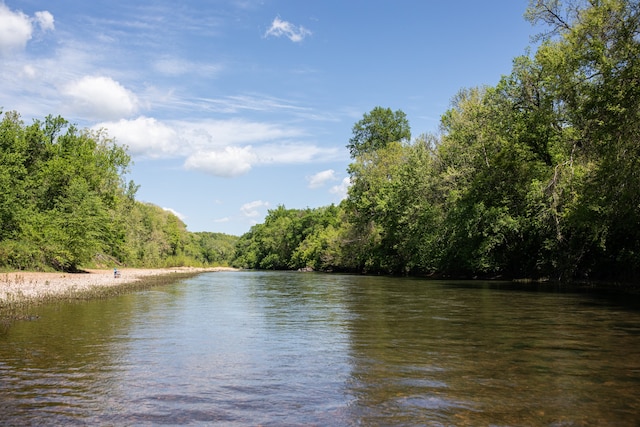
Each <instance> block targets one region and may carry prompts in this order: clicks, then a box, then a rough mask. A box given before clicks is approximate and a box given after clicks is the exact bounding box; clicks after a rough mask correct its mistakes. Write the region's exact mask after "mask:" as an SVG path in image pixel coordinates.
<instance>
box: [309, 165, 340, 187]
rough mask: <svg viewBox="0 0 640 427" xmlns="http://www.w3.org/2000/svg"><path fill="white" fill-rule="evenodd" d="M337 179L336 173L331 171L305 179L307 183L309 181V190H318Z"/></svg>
mask: <svg viewBox="0 0 640 427" xmlns="http://www.w3.org/2000/svg"><path fill="white" fill-rule="evenodd" d="M337 179H338V178H336V171H334V170H333V169H328V170H326V171H322V172H318V173H317V174H315V175H311V176H310V177H307V181H309V188H320V187H322V186H323V185H325V184H326V183H327V182H330V181H335V180H337Z"/></svg>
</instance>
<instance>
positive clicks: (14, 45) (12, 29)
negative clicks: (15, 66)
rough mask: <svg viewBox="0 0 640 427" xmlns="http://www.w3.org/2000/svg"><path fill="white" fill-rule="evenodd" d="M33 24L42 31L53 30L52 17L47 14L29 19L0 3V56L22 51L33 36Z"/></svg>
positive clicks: (44, 12)
mask: <svg viewBox="0 0 640 427" xmlns="http://www.w3.org/2000/svg"><path fill="white" fill-rule="evenodd" d="M34 22H36V23H37V24H38V26H39V27H40V29H41V30H42V31H47V30H53V29H54V24H53V15H51V13H49V12H46V11H42V12H36V13H35V18H30V17H29V16H27V15H25V14H24V13H22V12H20V11H12V10H11V9H9V7H7V5H5V4H4V3H0V54H6V53H11V52H14V51H16V50H22V49H24V48H25V47H26V46H27V42H28V41H29V40H31V37H32V36H33V23H34Z"/></svg>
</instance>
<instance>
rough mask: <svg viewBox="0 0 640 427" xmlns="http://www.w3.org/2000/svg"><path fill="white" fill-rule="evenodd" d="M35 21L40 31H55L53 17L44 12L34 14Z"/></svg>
mask: <svg viewBox="0 0 640 427" xmlns="http://www.w3.org/2000/svg"><path fill="white" fill-rule="evenodd" d="M35 16H36V17H35V21H36V22H37V23H38V25H39V26H40V29H41V30H42V31H53V30H55V25H54V19H53V15H52V14H51V13H49V12H47V11H46V10H44V11H41V12H36V13H35Z"/></svg>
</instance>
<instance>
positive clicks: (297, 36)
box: [264, 17, 311, 43]
mask: <svg viewBox="0 0 640 427" xmlns="http://www.w3.org/2000/svg"><path fill="white" fill-rule="evenodd" d="M310 35H311V31H309V30H307V29H306V28H304V27H303V26H302V25H301V26H299V27H296V26H295V25H293V24H292V23H291V22H287V21H283V20H282V19H280V18H279V17H275V18H274V19H273V22H272V23H271V26H270V27H269V29H268V30H267V31H266V32H265V33H264V36H265V37H269V36H273V37H282V36H285V37H288V38H289V40H291V41H292V42H296V43H297V42H301V41H302V40H303V39H304V38H305V37H306V36H310Z"/></svg>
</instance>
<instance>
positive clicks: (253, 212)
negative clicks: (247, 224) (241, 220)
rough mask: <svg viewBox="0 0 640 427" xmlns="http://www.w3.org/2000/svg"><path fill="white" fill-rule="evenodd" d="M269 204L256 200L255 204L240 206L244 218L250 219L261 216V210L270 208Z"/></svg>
mask: <svg viewBox="0 0 640 427" xmlns="http://www.w3.org/2000/svg"><path fill="white" fill-rule="evenodd" d="M268 207H269V202H263V201H262V200H255V201H253V202H249V203H245V204H244V205H242V206H240V211H241V212H242V213H243V214H244V216H246V217H249V218H255V217H257V216H259V215H260V211H259V209H261V208H268Z"/></svg>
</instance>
